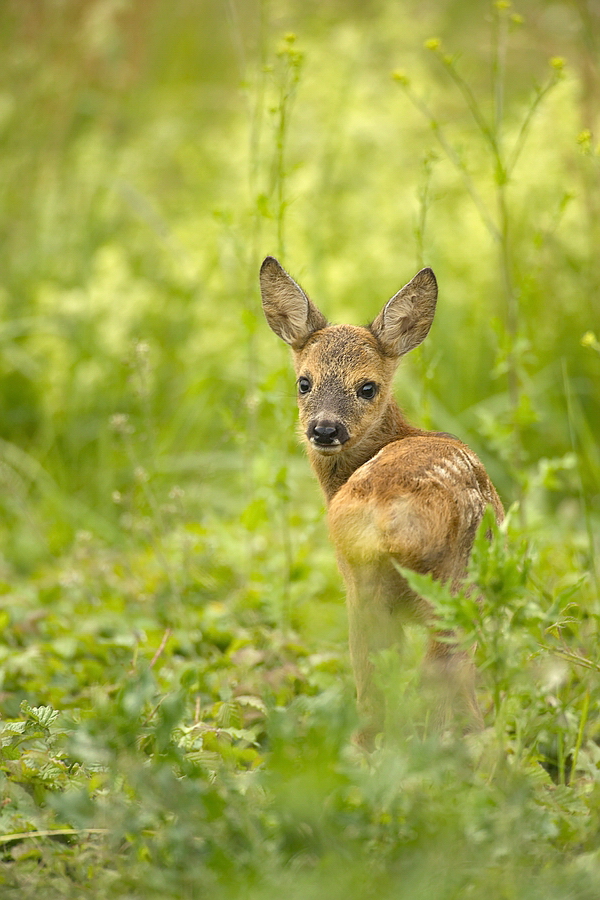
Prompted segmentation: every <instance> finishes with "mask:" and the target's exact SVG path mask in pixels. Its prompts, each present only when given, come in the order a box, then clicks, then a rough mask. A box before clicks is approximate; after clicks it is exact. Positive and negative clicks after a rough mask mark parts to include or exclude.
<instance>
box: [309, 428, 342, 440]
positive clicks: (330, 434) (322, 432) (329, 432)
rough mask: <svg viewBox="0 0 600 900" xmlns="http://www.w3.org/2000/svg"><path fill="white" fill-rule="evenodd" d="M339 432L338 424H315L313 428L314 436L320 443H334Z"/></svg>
mask: <svg viewBox="0 0 600 900" xmlns="http://www.w3.org/2000/svg"><path fill="white" fill-rule="evenodd" d="M337 433H338V430H337V425H315V427H314V428H313V437H314V439H315V441H318V443H319V444H333V442H334V440H335V438H337Z"/></svg>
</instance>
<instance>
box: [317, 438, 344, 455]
mask: <svg viewBox="0 0 600 900" xmlns="http://www.w3.org/2000/svg"><path fill="white" fill-rule="evenodd" d="M310 446H311V447H312V448H313V450H316V451H317V453H320V454H321V455H322V456H333V455H334V454H335V453H339V452H340V450H341V449H342V445H341V444H316V443H315V442H314V441H311V442H310Z"/></svg>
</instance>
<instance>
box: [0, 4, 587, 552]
mask: <svg viewBox="0 0 600 900" xmlns="http://www.w3.org/2000/svg"><path fill="white" fill-rule="evenodd" d="M500 6H502V4H500ZM492 9H493V7H490V9H488V8H487V7H485V5H484V6H481V5H480V4H473V3H468V2H464V0H463V2H456V3H453V2H446V3H443V4H440V3H418V4H417V3H415V4H411V3H403V4H397V3H391V2H387V3H386V2H367V3H360V4H359V3H356V4H352V3H335V2H333V3H328V4H327V5H326V6H323V5H322V4H313V3H310V2H308V3H288V4H286V3H267V2H265V3H253V2H248V0H247V2H244V3H239V4H236V3H234V2H230V3H227V2H223V3H219V2H216V0H215V2H197V0H194V2H183V0H175V2H172V3H171V2H170V3H161V2H158V0H150V2H144V3H136V2H124V0H104V2H101V0H98V2H90V0H88V2H74V0H61V2H59V0H57V2H41V3H36V4H30V3H24V4H23V3H16V2H15V3H11V2H8V3H6V4H3V6H2V11H1V16H2V21H1V38H0V40H1V41H2V68H3V79H2V84H3V87H2V94H1V96H0V127H1V129H2V130H1V141H2V144H1V152H2V175H1V178H2V181H1V190H2V207H1V208H2V213H1V216H2V218H1V223H2V225H1V227H2V239H1V241H0V254H1V260H0V271H1V273H2V298H1V299H2V309H3V328H2V370H1V381H0V388H1V394H0V396H1V403H2V408H1V416H0V422H1V429H2V439H3V441H4V442H6V443H5V444H3V447H2V456H3V462H4V466H3V470H4V474H3V477H4V478H5V484H6V487H5V490H4V491H3V492H2V503H3V506H4V507H5V509H4V513H5V514H4V516H3V519H4V522H5V526H6V528H7V530H8V531H9V532H10V534H7V535H6V537H7V540H8V550H7V557H8V559H9V560H10V561H13V560H15V561H17V562H18V563H19V564H20V565H25V566H28V565H31V564H32V562H33V561H35V560H36V559H37V558H38V557H39V555H40V554H42V555H43V552H44V548H43V546H42V544H41V543H40V541H41V538H42V536H44V539H45V540H47V541H49V542H50V544H49V549H50V550H51V551H52V552H56V551H58V550H60V549H62V548H63V547H65V546H66V545H68V543H69V542H70V541H71V540H72V537H73V533H74V529H76V528H78V527H82V525H84V526H85V527H86V528H89V529H91V530H92V531H94V533H95V532H96V531H97V532H98V533H101V534H102V535H103V536H105V537H110V538H112V539H118V538H119V533H118V522H119V513H120V511H119V509H118V508H117V507H118V505H117V506H116V505H115V504H114V502H113V500H112V495H113V492H114V491H115V490H119V491H124V490H126V489H127V488H128V487H129V486H130V485H129V480H130V478H131V471H130V469H129V467H128V461H127V459H126V458H124V456H123V448H122V445H121V443H120V442H119V441H115V439H114V429H111V416H113V415H115V414H121V413H123V414H127V415H129V416H131V417H132V419H133V420H134V424H137V423H136V421H135V420H136V417H138V416H141V415H142V413H143V415H144V416H145V417H146V425H147V430H148V432H149V433H148V434H146V435H144V437H145V439H146V442H147V444H148V446H140V445H139V444H138V447H137V452H138V453H140V455H141V457H143V459H140V465H143V464H144V463H145V464H147V465H148V466H150V461H151V465H152V470H153V471H152V475H153V477H154V476H156V477H161V478H164V479H166V480H167V481H168V479H169V478H176V481H177V482H178V483H179V482H183V481H186V482H189V483H190V485H191V486H192V491H193V492H197V491H199V490H200V487H201V485H202V486H203V487H204V488H205V489H206V490H207V491H208V493H209V495H210V500H208V501H207V499H206V498H204V497H202V498H200V497H199V498H198V500H199V502H200V503H201V504H202V507H203V508H205V505H206V504H207V505H209V506H210V507H211V508H212V505H213V504H217V505H219V504H221V503H228V502H230V501H231V500H233V497H232V496H231V495H232V494H234V493H237V491H234V490H232V488H233V485H234V483H235V478H239V473H240V469H241V470H242V472H243V477H242V482H245V480H246V479H245V475H246V473H247V466H246V462H247V460H248V458H251V459H252V463H251V465H252V466H253V465H254V462H255V460H256V458H257V457H263V458H270V457H271V456H272V455H273V454H275V453H277V452H278V450H279V452H281V447H282V444H283V442H284V441H286V440H287V434H286V432H287V426H288V422H289V418H288V417H287V411H288V409H289V407H290V402H291V396H292V380H291V378H290V376H289V374H286V375H285V376H282V377H281V379H280V380H279V381H278V382H276V384H275V385H274V387H273V389H274V390H280V391H281V395H280V403H281V407H282V412H281V414H280V413H279V412H277V411H274V410H273V409H271V408H269V407H270V404H269V403H268V402H265V395H264V393H263V392H262V390H261V388H262V387H264V384H265V379H268V378H269V377H270V376H273V373H276V372H277V371H278V369H279V368H280V367H283V366H285V365H286V363H285V357H284V352H283V350H282V349H281V348H278V347H277V346H273V340H272V337H271V335H270V334H267V333H266V331H265V327H264V323H263V322H262V320H261V314H260V311H259V301H258V295H257V290H256V270H257V267H258V266H259V264H260V260H261V258H262V257H263V256H264V255H266V254H267V253H272V254H276V255H280V256H281V257H282V262H283V263H284V265H286V266H287V267H288V269H289V270H290V271H291V272H292V273H293V274H294V275H295V277H297V278H298V279H299V280H300V281H301V282H302V283H303V284H304V286H305V288H306V289H307V290H308V291H309V292H310V293H311V295H312V296H313V297H314V298H315V299H316V300H317V302H319V303H320V304H321V305H322V307H323V308H324V309H325V310H326V312H327V314H328V315H329V316H330V318H332V319H333V320H334V321H335V320H338V321H339V320H343V319H348V320H351V321H354V322H361V321H365V320H368V319H370V318H372V317H373V316H374V315H375V314H376V312H377V311H378V309H379V307H380V305H381V304H382V303H383V302H384V301H385V300H386V299H387V298H388V297H389V296H391V294H392V293H394V292H395V291H396V290H397V288H398V287H399V286H400V285H401V284H403V283H404V282H406V281H407V280H408V279H409V278H410V277H412V275H413V274H414V271H415V269H416V268H418V267H420V266H421V265H423V264H428V265H431V266H433V268H434V270H435V271H436V273H437V276H438V280H439V282H440V286H441V299H440V306H439V312H438V317H437V322H436V326H435V329H434V331H433V333H432V335H431V337H430V339H429V342H428V346H426V347H425V348H424V349H423V351H421V352H422V357H421V358H420V359H418V358H416V357H415V358H413V359H410V361H407V362H406V364H405V371H404V373H403V375H402V376H401V388H400V398H401V402H402V403H403V405H404V406H405V408H406V410H407V412H408V414H409V415H410V416H411V417H412V418H413V419H414V420H415V421H416V422H418V423H423V424H425V425H426V426H428V425H430V426H431V427H435V428H439V429H444V428H450V430H455V431H456V432H457V433H459V434H461V435H463V436H464V437H465V438H466V439H469V440H471V441H472V442H473V443H474V445H475V447H476V449H477V450H478V451H479V452H480V453H482V455H483V456H484V459H485V460H486V462H487V463H488V464H489V466H490V469H491V471H492V473H493V475H494V476H495V478H496V480H497V481H498V484H499V487H500V490H501V493H502V495H503V497H504V499H505V502H506V503H507V504H510V502H511V501H512V500H513V499H515V498H517V497H519V496H521V491H520V489H519V488H518V486H517V482H518V481H519V479H521V480H523V479H524V478H525V471H524V470H525V467H531V466H535V465H536V464H537V462H538V461H539V459H540V458H542V457H546V458H562V457H564V455H565V454H570V453H573V452H575V453H576V454H577V455H578V459H579V463H578V465H579V470H578V472H577V471H574V469H573V468H572V469H571V471H570V473H569V472H567V473H564V474H563V475H562V476H561V477H560V484H559V485H557V486H556V487H557V491H556V493H555V494H554V495H553V496H547V497H545V498H543V500H541V499H540V498H538V500H539V502H541V503H542V508H543V512H544V514H545V513H546V512H548V513H550V512H551V513H552V514H553V515H554V514H555V513H557V511H558V515H561V512H560V511H561V510H562V515H575V512H574V506H573V505H572V504H570V503H569V501H570V500H573V498H577V497H578V491H579V488H580V484H579V482H580V480H581V481H583V484H584V487H585V491H586V494H587V496H588V497H589V500H590V503H591V502H592V500H593V498H594V496H595V497H597V492H598V477H597V476H598V469H599V456H598V449H597V440H596V439H595V437H594V431H595V424H594V423H597V422H598V421H599V418H600V407H599V404H600V393H599V391H598V382H597V377H598V367H599V365H600V360H599V357H598V348H597V345H596V346H595V347H594V346H593V343H589V344H588V345H587V346H582V344H581V338H582V336H583V335H584V334H586V333H587V332H590V331H591V332H593V331H594V329H596V331H597V330H598V312H599V308H600V306H599V300H598V283H599V267H600V261H599V260H598V253H597V247H598V237H599V231H598V229H599V228H600V225H599V224H598V223H599V218H598V213H599V205H600V200H599V192H600V179H599V177H598V175H599V165H600V162H599V159H598V152H597V125H598V122H597V120H598V107H599V102H598V93H599V90H600V89H599V86H598V85H599V75H598V53H597V50H598V13H597V11H596V10H595V7H594V6H593V4H587V5H586V3H584V2H580V3H567V2H554V3H552V2H544V3H540V2H524V3H523V4H521V5H520V7H519V13H518V14H516V13H515V12H514V11H513V10H512V8H510V7H508V8H506V9H501V10H496V12H495V13H494V14H493V13H492ZM494 15H495V18H496V19H500V20H501V22H500V24H501V27H502V28H503V29H504V30H505V32H506V34H503V35H502V36H501V38H500V40H501V41H502V42H503V43H504V44H505V45H506V46H505V48H504V47H503V48H502V53H503V55H504V61H503V62H502V61H501V62H500V64H501V65H503V66H504V69H505V72H504V75H503V76H502V78H501V80H502V84H501V85H500V84H499V82H500V78H496V76H495V75H494V54H495V50H494V46H493V44H494V33H493V31H494V26H493V23H492V22H491V19H492V18H493V16H494ZM521 18H523V19H524V22H523V23H522V24H521V22H520V19H521ZM497 24H498V22H496V25H497ZM294 34H295V35H297V38H296V40H295V42H294V41H293V40H291V39H288V41H287V43H286V35H287V36H288V38H289V37H290V36H293V35H294ZM431 38H437V39H438V40H440V41H441V48H440V49H439V50H435V49H434V50H427V49H424V42H425V41H427V40H428V39H431ZM447 52H448V53H451V54H452V55H453V57H454V61H453V63H452V64H451V67H450V68H452V67H455V68H456V69H457V70H458V71H460V73H461V77H462V78H463V79H464V83H465V84H466V85H468V86H469V89H470V90H471V91H472V95H473V98H474V99H475V102H476V103H477V104H478V105H479V108H480V111H481V113H482V115H483V116H485V117H486V119H487V120H489V121H490V123H491V125H492V128H493V129H494V130H496V131H497V136H498V139H499V141H501V142H502V143H503V144H504V146H505V147H506V153H505V155H506V156H507V157H509V156H510V152H511V150H512V148H513V147H514V145H515V143H516V142H517V141H518V135H519V131H520V128H521V125H522V123H523V121H524V119H525V118H526V117H527V116H528V114H529V112H531V105H532V100H535V93H536V90H539V87H540V86H543V85H544V84H546V83H547V82H548V80H549V79H550V80H551V81H552V75H553V74H555V75H556V74H557V69H556V64H557V58H564V60H565V61H566V65H565V67H564V70H560V71H559V72H558V75H560V76H563V77H557V78H556V83H555V84H553V86H552V87H551V89H550V90H549V91H548V93H547V95H546V96H545V97H544V98H543V99H542V101H541V102H540V103H539V106H538V107H537V108H536V109H535V110H534V111H533V116H532V118H531V122H530V128H529V130H528V133H527V135H526V142H525V146H524V148H523V151H522V153H521V155H520V156H519V159H518V161H517V164H516V166H515V167H514V169H513V170H512V172H511V173H510V177H509V178H508V183H507V184H506V185H505V187H503V188H502V190H504V195H503V202H505V204H506V207H507V211H506V220H507V236H506V242H504V241H503V240H501V239H498V237H497V236H494V235H492V234H490V231H489V228H487V227H486V224H485V222H484V221H483V220H482V217H481V215H480V213H479V211H478V208H477V206H476V205H475V203H474V202H473V198H472V195H471V193H470V190H471V189H472V190H473V191H476V192H477V195H478V197H479V199H480V201H481V202H482V203H483V204H484V205H485V206H486V208H487V210H488V215H489V218H490V219H491V220H492V222H496V223H498V218H499V213H498V203H499V178H498V172H497V171H495V169H496V168H497V166H496V160H494V158H493V155H491V154H490V152H489V150H490V148H489V144H488V141H487V139H486V135H485V134H482V132H481V129H480V128H479V127H478V125H477V123H476V122H475V121H474V119H473V117H472V114H471V112H470V110H469V108H468V103H467V102H466V101H465V97H464V96H463V95H462V93H461V90H460V86H459V87H457V85H456V84H455V83H454V82H453V79H452V77H451V73H450V75H449V67H448V65H447V64H446V63H445V62H444V59H443V57H444V56H445V55H446V53H447ZM551 60H554V63H555V68H554V69H553V67H552V64H551V62H550V61H551ZM558 62H559V63H560V59H559V60H558ZM399 71H400V72H401V73H403V74H401V75H397V80H396V81H395V80H394V79H393V78H392V73H393V72H396V73H398V72H399ZM405 76H406V78H408V79H410V81H409V85H408V88H409V91H410V93H411V95H412V96H413V97H417V98H418V99H419V100H420V101H421V102H423V103H425V104H427V107H428V109H429V111H430V113H431V116H432V118H431V119H430V120H428V118H427V116H426V115H423V114H422V112H421V111H420V110H419V109H417V108H416V107H415V104H414V103H413V102H411V99H410V97H408V96H407V94H406V91H405V90H404V87H405V84H404V78H405ZM398 79H399V80H398ZM500 90H501V91H502V94H503V96H502V98H501V100H500V101H499V100H498V96H497V95H498V91H500ZM499 106H500V107H501V108H499ZM439 134H442V137H443V140H444V141H445V142H446V146H449V147H450V149H451V153H452V154H453V155H454V156H455V160H454V162H453V159H452V158H449V156H448V153H446V152H445V150H444V148H443V146H441V145H440V143H439V141H438V135H439ZM456 160H459V161H460V166H462V169H461V168H460V167H459V168H457V165H456V164H455V163H456ZM467 178H468V180H469V181H470V183H471V185H470V187H469V186H468V185H467V184H466V181H465V179H467ZM504 243H506V249H507V253H508V263H507V266H508V274H509V277H510V279H511V284H512V287H511V291H512V299H511V300H507V296H506V293H505V287H504V284H503V277H504V272H503V267H502V262H501V256H502V250H503V247H504ZM500 245H502V246H500ZM511 303H512V304H513V305H514V310H513V313H512V318H511V314H510V311H509V306H510V304H511ZM589 340H590V342H591V340H592V339H591V337H590V338H589ZM136 347H137V349H136ZM140 348H141V350H140ZM142 356H143V364H142V363H140V360H141V358H142ZM507 360H508V362H507ZM140 365H141V366H142V368H143V370H144V371H143V373H140ZM510 366H512V367H513V368H514V370H515V379H516V385H515V390H516V397H513V398H512V400H511V397H510V392H509V385H508V383H509V380H510V379H509V378H507V375H506V370H507V368H508V367H510ZM140 378H142V380H143V382H144V383H143V385H142V384H140V383H139V382H140ZM275 402H276V401H275V399H274V398H273V400H272V403H275ZM511 404H512V405H511ZM279 415H282V416H284V419H283V420H280V419H278V418H277V416H279ZM283 423H285V430H283ZM515 432H516V435H515ZM511 443H513V444H514V443H516V444H517V445H518V446H517V447H516V448H515V447H514V446H513V448H512V450H513V452H512V460H513V463H516V465H517V467H518V468H519V471H518V472H515V471H511V464H510V460H511V451H510V447H509V445H510V444H511ZM150 445H152V446H151V447H150ZM288 452H290V453H293V454H294V455H295V452H296V451H293V450H292V449H291V448H289V449H288ZM298 453H300V451H298ZM244 454H246V457H245V456H244ZM512 468H513V469H514V468H515V465H513V467H512ZM232 470H233V471H234V472H236V473H237V474H235V475H233V474H232ZM224 473H226V474H225V481H222V480H220V479H221V478H222V476H223V474H224ZM303 477H304V476H303ZM232 478H233V479H234V480H233V481H232ZM306 478H307V480H308V478H309V476H308V473H306ZM242 482H241V483H240V486H238V491H239V490H241V489H243V484H242ZM225 494H228V495H230V496H229V497H228V498H225V497H224V496H223V495H225ZM316 496H317V495H316V493H315V497H316ZM234 502H235V500H234ZM195 512H196V513H198V512H199V510H195ZM25 513H26V518H25V519H24V515H25ZM579 514H581V510H579ZM27 517H29V518H27ZM31 519H33V520H35V523H36V534H37V537H34V530H33V529H32V528H31ZM50 520H51V521H50ZM24 521H25V522H26V524H25V525H24V524H23V522H24ZM574 524H576V523H574ZM115 529H117V530H115ZM23 530H24V531H25V532H26V534H23V533H22V531H23ZM38 538H39V540H38ZM46 549H48V548H46Z"/></svg>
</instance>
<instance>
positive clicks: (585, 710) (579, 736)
mask: <svg viewBox="0 0 600 900" xmlns="http://www.w3.org/2000/svg"><path fill="white" fill-rule="evenodd" d="M589 708H590V692H589V690H587V691H586V692H585V695H584V698H583V706H582V708H581V716H580V718H579V728H578V729H577V740H576V741H575V746H574V748H573V762H572V764H571V775H570V778H569V783H571V782H572V781H573V779H574V777H575V770H576V769H577V760H578V759H579V751H580V750H581V745H582V743H583V733H584V731H585V726H586V723H587V719H588V712H589Z"/></svg>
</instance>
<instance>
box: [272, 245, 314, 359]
mask: <svg viewBox="0 0 600 900" xmlns="http://www.w3.org/2000/svg"><path fill="white" fill-rule="evenodd" d="M260 293H261V296H262V304H263V310H264V312H265V316H266V319H267V322H268V323H269V325H270V327H271V328H272V329H273V331H274V332H275V334H277V335H279V337H280V338H281V339H282V340H283V341H285V342H286V344H289V345H290V346H291V347H293V348H294V349H295V350H299V349H300V348H301V347H302V346H303V345H304V344H305V343H306V341H307V339H308V338H309V337H310V335H311V334H312V333H313V332H315V331H319V329H320V328H325V326H326V325H327V319H326V318H325V316H324V315H323V314H322V313H321V312H319V310H318V309H317V307H316V306H315V305H314V303H312V302H311V301H310V300H309V299H308V297H307V296H306V294H305V293H304V291H303V290H302V288H301V287H300V285H298V284H296V282H295V281H294V279H293V278H290V276H289V275H288V273H287V272H286V271H285V269H283V268H282V267H281V266H280V265H279V263H278V262H277V260H276V259H274V258H273V257H272V256H267V258H266V259H265V261H264V262H263V264H262V266H261V267H260Z"/></svg>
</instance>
